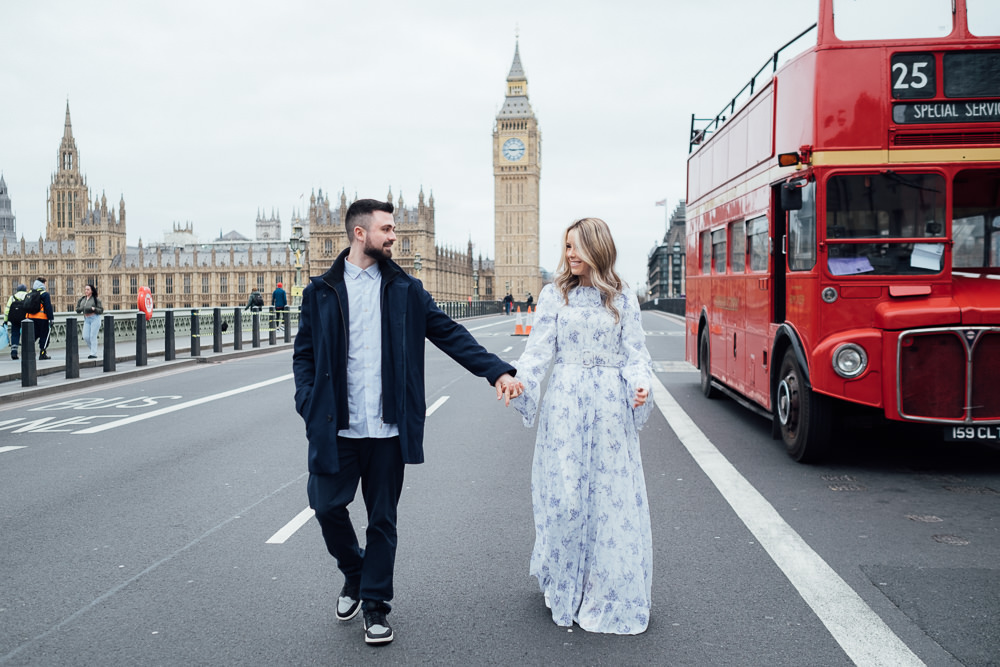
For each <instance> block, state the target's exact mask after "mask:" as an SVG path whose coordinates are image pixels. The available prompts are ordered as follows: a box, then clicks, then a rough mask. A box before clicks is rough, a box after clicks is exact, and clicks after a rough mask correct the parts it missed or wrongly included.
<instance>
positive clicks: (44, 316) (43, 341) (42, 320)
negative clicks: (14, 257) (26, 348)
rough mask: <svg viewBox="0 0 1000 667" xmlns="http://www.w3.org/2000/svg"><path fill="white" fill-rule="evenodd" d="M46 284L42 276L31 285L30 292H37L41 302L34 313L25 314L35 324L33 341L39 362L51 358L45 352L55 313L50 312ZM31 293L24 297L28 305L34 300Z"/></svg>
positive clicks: (49, 298) (50, 302)
mask: <svg viewBox="0 0 1000 667" xmlns="http://www.w3.org/2000/svg"><path fill="white" fill-rule="evenodd" d="M47 282H48V280H47V279H46V278H45V277H44V276H38V277H37V278H35V282H34V283H33V284H32V285H31V292H39V297H38V298H39V299H40V301H41V307H40V308H39V309H38V310H37V311H36V312H34V313H31V312H29V313H28V314H27V317H29V318H30V319H31V320H32V321H33V322H34V323H35V340H36V341H38V350H39V352H38V359H39V361H47V360H49V359H51V358H52V357H50V356H49V355H48V352H47V350H48V348H49V328H50V327H49V323H50V322H51V321H52V320H53V318H54V317H55V313H53V312H52V297H50V296H49V293H48V292H46V291H45V283H47ZM31 292H28V294H27V295H26V296H25V297H24V299H25V302H26V303H30V302H31V301H32V300H33V299H34V297H32V294H31ZM29 310H30V308H29Z"/></svg>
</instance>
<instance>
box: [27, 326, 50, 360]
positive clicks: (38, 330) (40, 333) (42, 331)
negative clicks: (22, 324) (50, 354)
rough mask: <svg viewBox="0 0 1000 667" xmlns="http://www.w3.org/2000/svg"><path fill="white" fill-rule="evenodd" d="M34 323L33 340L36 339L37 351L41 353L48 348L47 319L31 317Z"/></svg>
mask: <svg viewBox="0 0 1000 667" xmlns="http://www.w3.org/2000/svg"><path fill="white" fill-rule="evenodd" d="M31 321H32V322H34V323H35V340H36V341H38V352H39V354H41V353H42V352H45V350H47V349H48V348H49V321H48V320H39V319H32V320H31Z"/></svg>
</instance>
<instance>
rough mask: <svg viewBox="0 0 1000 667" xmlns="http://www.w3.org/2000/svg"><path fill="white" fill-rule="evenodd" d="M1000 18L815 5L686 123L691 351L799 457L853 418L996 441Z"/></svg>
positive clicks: (721, 387)
mask: <svg viewBox="0 0 1000 667" xmlns="http://www.w3.org/2000/svg"><path fill="white" fill-rule="evenodd" d="M997 5H998V3H996V2H995V0H879V1H878V2H856V1H855V0H820V1H819V18H818V21H817V24H816V25H814V26H812V28H810V29H809V30H807V31H806V32H804V33H803V34H802V35H800V36H799V37H798V38H796V40H793V42H794V43H789V44H788V45H785V47H782V49H781V50H779V52H776V53H775V54H774V56H773V58H772V59H771V60H770V61H769V62H768V64H767V65H765V67H764V68H762V70H760V71H758V72H757V75H756V76H755V77H754V78H753V79H751V81H750V83H748V84H747V86H746V87H744V89H743V90H742V91H740V94H739V95H738V96H737V98H734V99H733V100H732V101H731V102H730V103H728V104H727V105H726V107H725V109H724V110H723V111H722V112H721V113H720V114H719V115H717V116H716V117H714V118H711V119H696V118H694V117H692V128H691V154H690V157H689V159H688V186H687V285H686V292H687V294H686V296H687V305H686V328H687V334H686V346H685V347H686V353H685V354H686V357H687V360H688V361H689V362H691V363H693V364H695V365H697V367H698V368H699V369H700V371H701V386H702V390H703V392H704V393H705V395H706V396H712V395H713V394H715V393H716V392H718V391H723V392H725V393H727V394H729V395H730V396H732V397H734V398H736V399H737V400H739V401H741V402H742V403H744V404H745V405H747V406H748V407H751V408H753V409H755V410H757V411H758V412H761V413H762V414H765V415H767V416H768V417H770V418H771V419H772V424H773V433H774V435H775V436H776V437H777V436H778V435H779V434H780V437H781V438H782V439H783V440H784V442H785V445H786V447H787V449H788V452H789V454H790V455H791V456H792V457H793V458H794V459H796V460H798V461H810V460H816V459H818V458H820V457H822V456H823V455H824V453H826V452H827V451H828V449H829V447H830V446H831V445H832V442H831V441H832V438H831V433H832V426H833V423H834V420H835V419H836V416H837V415H839V414H841V410H843V409H844V408H846V407H850V406H851V405H852V404H853V405H855V406H867V407H868V408H869V410H868V412H869V413H870V412H873V411H875V412H877V413H881V415H883V416H884V417H885V418H887V419H889V420H895V421H900V422H915V423H922V424H926V425H927V428H932V429H936V430H937V431H939V432H940V433H941V434H942V437H943V438H944V439H945V440H963V439H968V440H993V441H998V440H1000V7H998V6H997ZM803 46H805V49H804V50H803V51H802V52H801V53H798V55H795V56H794V57H792V58H790V59H789V60H788V61H787V62H785V63H784V64H781V66H780V67H779V66H778V65H779V63H780V62H781V60H782V57H783V55H784V54H786V53H788V52H789V51H791V50H793V49H794V48H802V47H803Z"/></svg>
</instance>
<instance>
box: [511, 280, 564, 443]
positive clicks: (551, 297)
mask: <svg viewBox="0 0 1000 667" xmlns="http://www.w3.org/2000/svg"><path fill="white" fill-rule="evenodd" d="M562 303H563V301H562V297H561V296H560V295H559V292H558V290H556V288H555V287H553V286H552V285H551V284H549V285H546V286H545V287H543V288H542V293H541V294H539V295H538V306H537V307H536V309H535V320H534V323H533V324H532V325H531V333H530V334H529V335H528V342H527V344H526V345H525V348H524V352H523V353H522V354H521V357H520V358H519V359H518V360H517V361H515V362H514V368H516V369H517V379H518V380H520V381H521V382H523V383H524V393H523V394H521V395H520V396H518V397H517V398H515V399H513V400H512V401H511V405H512V406H514V409H515V410H517V411H518V413H520V415H521V418H522V419H523V421H524V425H525V426H527V427H529V428H530V427H531V426H534V424H535V416H536V415H537V414H538V405H539V403H540V402H541V387H542V381H543V380H544V379H545V375H546V374H547V373H548V370H549V364H551V363H552V357H553V355H554V354H555V350H556V335H557V328H556V316H557V314H558V312H559V308H560V306H561V305H562Z"/></svg>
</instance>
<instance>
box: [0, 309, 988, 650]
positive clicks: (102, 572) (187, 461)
mask: <svg viewBox="0 0 1000 667" xmlns="http://www.w3.org/2000/svg"><path fill="white" fill-rule="evenodd" d="M466 325H467V326H468V327H469V329H470V330H472V331H473V333H474V334H475V335H476V336H477V337H478V338H479V339H480V341H481V342H482V343H483V344H484V345H485V346H486V347H487V348H489V349H490V350H491V351H493V352H496V353H497V354H500V355H501V356H503V357H504V358H506V359H510V360H514V359H516V358H517V356H518V355H519V354H520V352H521V350H522V349H523V346H524V341H525V339H524V338H523V337H514V336H512V335H510V334H511V333H512V331H513V328H514V325H513V318H503V317H502V316H500V317H492V318H482V319H477V320H470V321H468V322H466ZM644 325H645V328H646V330H647V333H648V339H647V343H648V347H649V349H650V353H651V355H652V357H653V359H654V361H655V362H656V364H657V369H658V372H657V379H658V382H659V383H661V384H660V385H659V386H656V387H655V388H654V399H655V400H656V402H657V406H658V408H659V410H656V411H654V414H653V416H652V418H651V419H650V422H649V424H648V425H647V426H646V428H645V429H644V430H643V431H642V432H641V434H640V435H641V440H642V447H643V463H644V468H645V473H646V481H647V486H648V492H649V500H650V506H651V514H652V519H653V539H654V581H653V610H652V618H651V622H650V627H649V630H648V631H647V632H646V633H644V634H643V635H640V636H636V637H616V636H606V635H593V634H589V633H586V632H583V631H582V630H580V629H579V628H573V629H571V630H568V629H566V628H559V627H557V626H556V625H554V624H553V623H552V622H551V620H550V619H549V617H548V614H547V610H546V609H545V606H544V604H543V602H542V597H541V594H540V593H539V592H538V588H537V586H536V584H535V582H534V580H533V579H531V578H530V577H528V575H527V569H528V557H529V554H530V551H531V546H532V540H533V537H534V535H533V528H532V525H531V505H530V497H529V473H530V465H531V454H532V448H533V444H534V430H533V429H526V428H524V427H523V426H522V425H521V423H520V419H519V417H518V416H517V415H516V414H515V413H514V412H513V411H512V410H508V409H505V408H503V407H502V405H500V404H498V403H497V402H496V400H495V395H494V394H493V391H492V389H491V388H490V387H489V386H488V385H487V384H486V383H485V382H484V381H483V380H481V379H479V378H475V377H473V376H471V375H469V374H468V373H466V372H465V371H464V370H463V369H462V368H461V367H459V366H458V365H457V364H455V363H454V362H452V361H451V360H450V359H448V358H447V357H445V356H444V355H443V354H442V353H440V352H439V351H438V350H437V349H436V348H434V347H433V346H430V345H428V352H427V401H428V408H429V412H430V414H429V416H428V420H427V433H426V440H425V449H426V457H427V462H426V463H425V464H423V465H419V466H410V467H408V468H407V477H406V485H405V486H406V488H405V490H404V492H403V497H402V501H401V505H400V520H399V533H400V537H399V545H400V546H399V551H398V554H397V568H396V597H395V600H394V601H393V605H394V609H393V613H392V614H391V615H390V620H391V621H392V624H393V628H394V630H395V633H396V640H395V641H394V642H393V643H392V644H390V645H388V646H384V647H378V648H373V647H369V646H366V645H365V644H364V641H363V637H362V626H361V621H360V619H355V620H353V621H351V622H348V623H338V622H337V621H336V620H335V618H334V613H333V610H334V604H335V597H336V594H337V592H338V591H339V589H340V586H341V584H342V580H341V577H340V575H339V573H338V572H337V570H336V568H335V566H334V564H333V561H332V558H331V557H330V556H329V555H328V554H327V553H326V550H325V547H324V545H323V541H322V538H321V535H320V531H319V528H318V526H317V525H316V523H315V519H311V518H309V517H308V514H303V511H304V510H305V509H306V505H307V500H306V493H305V482H306V474H305V463H306V446H305V438H304V431H303V428H302V424H301V420H300V419H299V418H298V417H297V415H296V414H295V412H294V409H293V403H292V392H293V383H292V380H291V377H290V374H291V353H290V352H289V351H288V350H283V351H279V352H275V353H273V354H264V355H261V356H256V357H250V358H244V359H238V360H232V361H228V362H224V363H208V364H199V365H197V366H189V367H184V368H178V369H176V370H174V371H173V372H169V373H163V374H158V375H152V376H146V377H142V378H138V379H135V380H129V381H124V382H117V383H113V384H105V385H101V386H98V387H93V388H87V389H82V390H78V391H75V392H73V393H64V394H60V395H57V396H48V397H45V398H40V399H38V400H35V401H21V402H18V403H14V404H11V405H5V406H4V407H2V408H0V528H2V532H0V535H2V543H3V547H2V548H3V551H2V554H3V556H2V569H0V572H2V585H0V664H3V665H29V664H30V665H97V664H101V665H203V664H204V665H208V664H211V665H220V664H224V665H264V664H268V665H271V664H282V665H321V664H322V665H329V664H357V663H361V662H365V663H369V664H436V665H458V664H509V665H521V664H525V665H543V664H544V665H563V664H565V665H605V664H615V665H618V664H625V665H640V664H641V665H648V664H663V665H769V666H770V665H795V666H800V665H850V664H862V665H874V664H892V665H897V664H921V663H923V664H927V665H960V664H961V665H990V664H1000V632H998V631H997V628H998V627H1000V570H998V567H1000V566H998V563H1000V558H998V556H1000V520H998V518H997V517H998V514H1000V513H998V508H1000V452H998V451H997V450H995V449H991V448H989V447H986V446H982V445H974V444H963V445H955V444H946V443H941V442H939V441H937V439H936V438H926V437H923V435H922V434H921V433H913V432H911V431H906V430H902V429H886V428H857V427H854V428H852V429H851V430H848V431H846V432H844V433H842V434H840V435H838V441H839V442H840V443H841V447H840V450H839V451H838V453H837V454H836V456H835V457H834V459H833V460H831V461H830V462H828V463H826V464H824V465H818V466H803V465H800V464H797V463H794V462H792V461H791V459H789V458H788V457H787V456H786V455H785V454H784V451H783V449H782V446H781V443H780V442H776V441H774V440H772V439H771V437H770V427H769V424H768V423H767V422H766V421H764V420H762V419H761V418H760V417H757V416H755V415H754V414H752V413H750V412H749V411H747V410H745V409H743V408H741V407H739V406H738V405H736V404H735V403H734V402H732V401H730V400H728V399H722V400H711V401H710V400H707V399H705V398H704V397H702V396H701V394H700V392H699V391H698V375H697V373H696V372H694V369H692V368H690V367H689V366H687V365H686V364H684V363H683V361H682V359H683V327H682V325H681V324H680V323H679V322H678V321H677V320H676V319H673V318H670V317H668V316H665V315H662V314H658V313H646V314H644ZM668 417H669V422H668ZM353 510H354V515H355V517H363V508H360V506H358V505H357V504H356V505H355V507H354V508H353ZM356 523H357V524H358V525H359V527H362V530H363V519H356Z"/></svg>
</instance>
